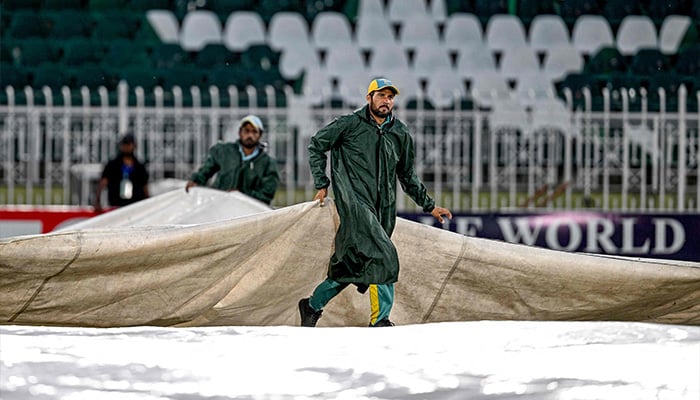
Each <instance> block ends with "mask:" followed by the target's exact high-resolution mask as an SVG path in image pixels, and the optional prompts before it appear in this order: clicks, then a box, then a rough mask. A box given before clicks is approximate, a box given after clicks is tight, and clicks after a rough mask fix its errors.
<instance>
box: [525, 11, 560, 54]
mask: <svg viewBox="0 0 700 400" xmlns="http://www.w3.org/2000/svg"><path fill="white" fill-rule="evenodd" d="M528 42H529V44H530V47H531V48H532V49H533V50H534V51H535V52H537V53H539V54H546V53H547V51H548V50H549V49H551V48H553V47H557V46H565V45H568V44H569V43H570V40H569V31H568V28H567V27H566V24H565V23H564V20H563V19H561V17H559V16H558V15H548V14H540V15H537V16H535V17H534V18H533V20H532V23H531V24H530V32H529V34H528Z"/></svg>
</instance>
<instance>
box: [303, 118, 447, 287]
mask: <svg viewBox="0 0 700 400" xmlns="http://www.w3.org/2000/svg"><path fill="white" fill-rule="evenodd" d="M328 151H330V152H331V177H332V182H333V193H334V195H335V203H336V207H337V209H338V215H339V216H340V226H339V228H338V232H337V235H336V237H335V253H334V254H333V256H332V257H331V261H330V266H329V271H328V277H329V278H331V279H333V280H335V281H338V282H346V283H354V284H357V285H358V287H362V286H365V285H369V284H387V283H393V282H396V281H397V279H398V276H399V259H398V255H397V253H396V248H395V247H394V245H393V243H392V242H391V239H390V238H391V234H392V232H393V231H394V225H395V224H396V178H397V177H398V180H399V182H400V183H401V187H402V188H403V190H404V192H406V193H407V194H408V195H409V196H410V197H411V198H412V199H413V200H414V201H415V202H416V204H418V205H419V206H421V207H423V211H425V212H430V211H432V210H433V208H435V202H434V201H433V199H432V198H431V197H430V196H429V195H428V193H427V190H426V188H425V185H423V182H421V180H420V179H419V178H418V176H417V175H416V173H415V171H414V168H413V159H414V148H413V139H412V138H411V136H410V135H409V133H408V128H407V127H406V124H404V123H403V122H402V121H400V120H398V119H397V118H395V117H393V116H392V117H391V119H390V120H389V122H388V123H385V124H384V125H383V126H382V127H381V128H380V126H379V125H377V123H376V122H375V121H374V120H373V119H371V117H370V116H369V109H368V106H364V107H363V108H361V109H359V110H357V111H355V112H354V113H352V114H349V115H344V116H341V117H339V118H337V119H335V120H334V121H333V122H331V123H330V124H328V125H327V126H325V127H324V128H322V129H321V130H319V131H318V133H316V135H315V136H314V137H313V138H311V144H310V145H309V163H310V166H311V173H312V174H313V177H314V186H315V187H316V189H322V188H327V187H328V186H329V185H330V183H331V179H329V178H328V177H327V176H326V172H325V171H326V163H327V157H326V152H328Z"/></svg>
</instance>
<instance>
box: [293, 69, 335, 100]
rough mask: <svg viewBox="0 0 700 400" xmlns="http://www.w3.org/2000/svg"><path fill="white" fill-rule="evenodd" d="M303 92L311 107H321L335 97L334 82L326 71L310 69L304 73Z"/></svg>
mask: <svg viewBox="0 0 700 400" xmlns="http://www.w3.org/2000/svg"><path fill="white" fill-rule="evenodd" d="M301 92H302V95H303V97H304V99H305V101H306V102H307V103H308V104H309V105H311V106H319V105H321V104H324V103H326V102H329V101H330V100H331V98H332V97H333V95H334V88H333V81H332V79H331V77H330V76H329V75H328V72H327V71H326V70H325V69H323V68H309V69H307V70H306V71H304V77H303V81H302V89H301Z"/></svg>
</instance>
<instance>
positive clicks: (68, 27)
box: [44, 10, 94, 39]
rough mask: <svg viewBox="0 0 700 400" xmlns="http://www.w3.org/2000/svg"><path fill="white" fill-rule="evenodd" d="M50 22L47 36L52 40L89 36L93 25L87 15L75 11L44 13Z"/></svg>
mask: <svg viewBox="0 0 700 400" xmlns="http://www.w3.org/2000/svg"><path fill="white" fill-rule="evenodd" d="M44 14H45V15H47V16H48V19H49V21H50V30H49V31H48V36H50V37H51V38H52V39H70V38H75V37H86V36H90V33H91V29H92V24H93V23H94V21H93V19H92V16H91V15H90V14H89V13H86V12H83V11H77V10H69V11H53V12H45V13H44Z"/></svg>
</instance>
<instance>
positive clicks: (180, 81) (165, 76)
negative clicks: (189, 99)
mask: <svg viewBox="0 0 700 400" xmlns="http://www.w3.org/2000/svg"><path fill="white" fill-rule="evenodd" d="M158 74H159V75H160V77H161V84H162V86H163V89H166V90H171V89H172V88H173V87H175V86H179V87H180V88H182V90H183V92H186V93H189V91H190V90H189V89H190V87H191V86H197V87H204V76H203V75H202V73H201V70H200V69H199V68H196V67H195V66H193V65H178V66H174V67H170V68H164V69H162V70H160V71H159V72H158Z"/></svg>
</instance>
